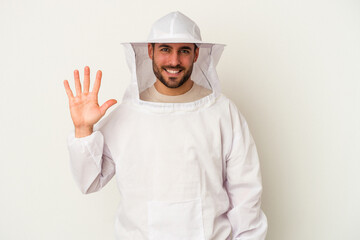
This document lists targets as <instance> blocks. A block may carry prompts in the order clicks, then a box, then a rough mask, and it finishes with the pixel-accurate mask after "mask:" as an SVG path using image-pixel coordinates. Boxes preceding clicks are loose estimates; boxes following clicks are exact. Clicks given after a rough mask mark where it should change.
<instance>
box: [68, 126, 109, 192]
mask: <svg viewBox="0 0 360 240" xmlns="http://www.w3.org/2000/svg"><path fill="white" fill-rule="evenodd" d="M68 150H69V155H70V168H71V172H72V174H73V177H74V179H75V182H76V183H77V185H78V187H79V188H80V190H81V192H82V193H84V194H88V193H92V192H96V191H99V190H100V189H101V188H103V187H104V186H105V185H106V184H107V183H108V182H109V181H110V180H111V178H112V177H113V176H114V174H115V164H114V161H113V159H112V157H111V153H110V150H109V148H108V147H107V145H106V144H105V143H104V137H103V135H102V134H101V132H100V131H95V132H93V133H92V134H91V135H89V136H86V137H83V138H75V135H74V133H72V134H70V136H69V137H68Z"/></svg>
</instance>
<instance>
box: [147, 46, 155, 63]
mask: <svg viewBox="0 0 360 240" xmlns="http://www.w3.org/2000/svg"><path fill="white" fill-rule="evenodd" d="M153 52H154V49H153V47H152V44H151V43H148V54H149V58H150V59H151V60H153V59H152V56H153Z"/></svg>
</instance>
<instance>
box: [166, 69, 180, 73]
mask: <svg viewBox="0 0 360 240" xmlns="http://www.w3.org/2000/svg"><path fill="white" fill-rule="evenodd" d="M166 71H167V72H168V73H172V74H175V73H179V72H180V70H178V71H174V70H170V69H166Z"/></svg>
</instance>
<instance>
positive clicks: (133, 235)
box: [68, 23, 267, 240]
mask: <svg viewBox="0 0 360 240" xmlns="http://www.w3.org/2000/svg"><path fill="white" fill-rule="evenodd" d="M178 24H179V23H178ZM155 27H156V26H155ZM125 49H126V52H127V61H128V64H129V67H130V71H131V72H132V74H133V75H132V82H131V84H130V86H129V88H128V89H127V91H126V94H125V96H124V99H123V102H122V103H121V104H120V105H119V106H118V107H116V108H115V109H114V110H113V112H112V113H111V114H110V115H109V116H108V117H107V118H106V119H104V120H102V121H101V122H100V123H99V124H98V125H96V127H95V131H94V132H93V133H92V134H91V135H90V136H87V137H84V138H75V137H74V134H72V135H71V136H70V137H69V140H68V147H69V152H70V160H71V161H70V162H71V168H72V172H73V174H74V178H75V180H76V182H77V184H78V185H79V187H80V189H81V191H82V192H83V193H91V192H95V191H98V190H100V189H101V188H102V187H103V186H104V185H105V184H106V183H107V182H108V181H109V180H110V179H111V178H112V177H113V176H114V174H115V173H116V175H115V176H116V180H117V183H118V189H119V191H120V203H119V209H118V212H117V215H116V224H115V225H116V237H117V239H118V240H120V239H121V240H123V239H125V240H130V239H131V240H145V239H146V240H148V239H150V240H153V239H154V240H155V239H156V240H225V239H226V240H229V239H232V240H263V239H265V235H266V230H267V221H266V217H265V215H264V214H263V212H262V211H261V209H260V198H261V192H262V185H261V175H260V167H259V160H258V156H257V151H256V147H255V144H254V141H253V138H252V137H251V134H250V132H249V128H248V125H247V123H246V121H245V119H244V117H243V116H242V115H241V114H240V113H239V111H238V110H237V108H236V106H235V105H234V104H233V103H232V102H231V101H230V100H229V99H228V98H226V97H225V96H224V95H222V94H221V93H220V88H219V84H218V82H219V81H218V78H217V75H216V71H215V66H216V64H217V62H218V60H219V57H220V55H221V52H222V50H223V45H216V44H201V45H200V57H199V59H198V61H197V63H196V64H197V67H195V68H194V73H193V75H192V79H193V80H194V81H195V82H196V83H197V84H199V85H201V86H203V87H206V88H208V89H210V90H212V93H211V94H210V95H208V96H206V97H204V98H202V99H199V100H197V101H194V102H189V103H155V102H147V101H142V100H140V99H139V92H141V91H143V90H144V89H146V88H147V87H149V86H151V85H152V83H153V82H154V80H155V79H154V75H153V73H152V68H151V65H149V63H150V64H151V61H148V57H145V56H146V54H147V53H146V54H145V50H146V45H145V44H139V43H138V44H125ZM135 56H136V58H135ZM137 80H138V81H137Z"/></svg>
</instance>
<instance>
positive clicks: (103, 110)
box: [100, 99, 117, 116]
mask: <svg viewBox="0 0 360 240" xmlns="http://www.w3.org/2000/svg"><path fill="white" fill-rule="evenodd" d="M115 103H117V101H116V100H115V99H110V100H107V101H106V102H105V103H104V104H103V105H101V107H100V112H101V115H102V116H104V115H105V113H106V111H107V110H108V109H109V107H111V106H112V105H114V104H115Z"/></svg>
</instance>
